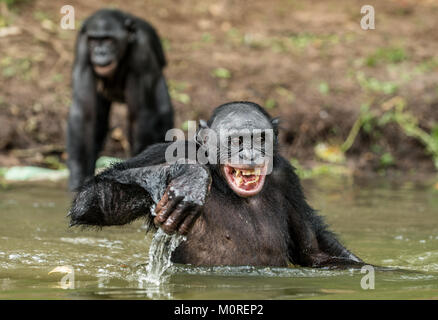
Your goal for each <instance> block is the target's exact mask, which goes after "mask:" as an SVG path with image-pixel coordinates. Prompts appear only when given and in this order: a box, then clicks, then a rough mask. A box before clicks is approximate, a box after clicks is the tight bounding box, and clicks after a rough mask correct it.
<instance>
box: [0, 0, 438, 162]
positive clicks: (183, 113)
mask: <svg viewBox="0 0 438 320" xmlns="http://www.w3.org/2000/svg"><path fill="white" fill-rule="evenodd" d="M117 3H118V4H116V5H115V7H117V8H119V9H122V10H126V11H130V12H131V13H134V14H135V15H137V16H140V17H142V18H145V19H146V20H148V21H149V22H150V23H152V24H153V25H154V26H155V27H156V28H157V30H158V31H159V34H160V36H161V37H162V38H163V39H164V43H165V47H166V55H167V58H168V61H169V65H168V67H167V68H166V71H165V73H166V76H167V78H168V79H169V82H170V83H171V86H172V87H174V88H175V92H176V95H174V97H176V98H175V99H174V100H173V102H174V107H175V110H176V126H177V127H181V125H182V124H183V123H184V121H186V120H196V119H199V118H204V119H205V118H208V117H209V114H210V113H211V111H212V110H213V109H214V108H215V107H216V106H218V105H220V104H222V103H224V102H228V101H231V100H251V101H254V102H257V103H259V104H261V105H268V106H270V107H271V108H270V110H269V112H270V113H271V114H272V115H274V116H279V117H280V118H281V119H282V128H283V130H282V132H281V140H282V141H283V143H284V148H283V153H284V154H285V155H287V156H288V157H295V158H298V159H299V160H300V162H305V163H307V164H311V163H312V161H313V160H314V157H315V156H314V151H313V147H314V145H315V143H317V142H320V141H329V142H332V143H337V144H339V143H342V142H343V141H344V140H345V139H346V137H347V135H348V133H349V131H350V129H351V127H352V125H353V123H354V121H355V120H356V118H357V117H358V115H359V110H360V106H361V104H363V103H364V102H369V101H373V102H372V107H375V108H378V107H379V106H380V104H381V102H383V101H385V100H387V99H389V98H391V97H392V96H395V95H399V96H401V97H403V98H404V99H406V100H407V102H408V109H409V111H410V112H412V113H414V114H415V116H416V117H417V118H418V119H419V123H420V127H421V128H423V129H424V130H426V131H430V130H431V129H432V128H433V127H434V126H436V124H437V123H438V72H437V71H438V67H437V66H438V64H431V66H430V68H427V69H426V70H425V71H424V72H422V73H415V70H416V68H417V67H418V66H420V65H422V64H424V62H426V61H431V59H433V58H436V57H437V52H438V32H437V30H438V19H437V16H438V1H431V0H424V1H407V0H406V1H368V2H367V4H371V5H374V7H375V10H376V29H375V30H368V31H364V30H362V29H361V28H360V24H359V22H360V19H361V18H362V15H361V14H360V8H361V6H362V5H363V3H362V1H353V0H340V1H288V0H276V1H269V2H267V1H262V0H254V1H237V0H235V1H232V0H227V1H201V0H187V1H153V0H150V1H143V0H142V1H129V2H126V1H124V2H117ZM71 4H72V5H73V6H74V8H75V13H76V19H77V20H78V23H77V26H76V29H78V28H79V22H80V21H82V20H83V19H84V18H86V17H87V16H88V15H90V14H91V13H93V11H95V10H97V9H99V8H101V7H104V6H105V3H104V1H90V0H87V1H85V0H76V1H71ZM62 5H63V4H59V3H57V2H52V1H42V0H39V1H32V0H28V1H21V2H18V3H17V4H16V5H14V6H13V7H12V8H11V9H9V10H7V9H6V8H5V7H4V6H3V7H2V16H3V17H6V19H7V20H8V22H9V24H10V25H12V26H17V27H19V28H20V33H19V34H17V35H9V36H6V37H2V38H0V52H1V55H0V68H1V69H0V81H1V86H0V166H10V165H15V164H33V165H47V164H48V162H47V158H46V157H47V156H48V155H55V156H60V158H61V159H62V161H65V159H66V155H65V151H64V143H65V131H66V119H67V113H68V108H69V104H70V101H71V88H70V72H71V65H72V61H73V48H74V40H75V37H76V31H69V30H61V29H60V28H59V21H60V19H61V14H60V13H59V12H60V8H61V6H62ZM392 47H396V48H402V50H403V52H404V53H405V57H404V58H403V59H402V61H395V62H394V61H387V59H386V58H382V59H380V60H379V59H378V60H377V62H376V63H375V65H371V64H368V65H367V64H366V63H364V61H365V60H366V59H367V57H370V56H372V55H373V54H375V53H376V50H379V49H380V48H392ZM216 68H225V69H227V70H229V71H230V73H231V77H230V78H218V77H214V76H213V75H212V73H213V71H214V70H215V69H216ZM360 71H362V72H363V73H364V74H365V75H366V77H373V78H376V79H378V80H379V81H382V82H383V81H392V82H395V83H397V84H398V86H399V87H398V90H397V91H396V92H390V93H382V92H374V91H371V92H370V91H367V90H365V89H364V88H363V87H361V86H360V84H359V82H358V81H357V79H356V76H355V75H356V74H357V73H358V72H360ZM406 74H408V75H412V77H411V78H410V79H409V80H406V81H405V80H403V79H404V78H403V77H404V76H405V75H406ZM181 93H183V94H186V95H188V96H189V97H190V101H189V102H187V101H184V99H178V97H177V95H178V94H181ZM179 100H180V101H179ZM181 101H184V102H185V103H183V102H181ZM112 113H113V114H112V119H111V128H112V131H111V133H110V135H109V139H108V140H107V144H106V147H105V150H104V152H103V154H106V155H113V156H126V155H127V150H126V148H127V147H126V143H125V142H126V138H125V134H124V133H125V129H126V121H125V120H126V110H125V108H124V106H123V105H116V106H115V108H113V112H112ZM381 131H382V132H381V135H380V136H379V137H378V138H376V137H373V136H370V134H368V133H366V132H364V131H363V130H362V131H361V132H360V134H359V136H358V138H357V139H356V141H355V143H354V144H353V147H352V148H351V149H350V150H349V152H348V159H349V163H350V164H351V165H352V166H353V167H355V168H356V169H377V168H378V167H379V163H380V162H379V159H380V156H381V154H382V153H383V152H390V153H391V154H392V155H393V157H394V159H395V161H396V164H395V167H396V168H400V169H411V168H414V169H424V170H432V169H433V163H432V160H431V157H430V156H429V155H427V154H426V153H425V148H424V146H423V145H421V143H419V142H418V141H416V140H414V139H412V138H408V137H406V136H405V134H404V133H403V132H402V131H401V130H400V128H399V127H398V126H396V125H389V126H387V127H385V128H384V129H382V130H381ZM376 144H377V145H379V146H380V149H381V151H375V150H374V151H372V148H371V147H372V146H373V145H376Z"/></svg>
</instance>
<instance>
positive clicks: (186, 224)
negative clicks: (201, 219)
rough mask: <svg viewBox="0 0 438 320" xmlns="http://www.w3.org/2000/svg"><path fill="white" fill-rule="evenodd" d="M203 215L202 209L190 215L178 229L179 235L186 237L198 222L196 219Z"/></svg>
mask: <svg viewBox="0 0 438 320" xmlns="http://www.w3.org/2000/svg"><path fill="white" fill-rule="evenodd" d="M200 214H201V209H199V208H198V209H196V210H195V211H194V212H193V213H192V214H190V215H188V216H187V218H186V219H184V221H183V222H182V223H181V224H180V226H179V228H178V233H179V234H182V235H183V236H185V235H186V234H187V233H189V231H190V229H191V228H192V226H193V223H194V222H195V221H196V218H198V216H199V215H200Z"/></svg>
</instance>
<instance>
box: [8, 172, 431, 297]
mask: <svg viewBox="0 0 438 320" xmlns="http://www.w3.org/2000/svg"><path fill="white" fill-rule="evenodd" d="M64 190H65V186H64V185H63V184H60V185H56V184H45V185H43V184H39V185H14V186H9V187H8V188H6V189H0V299H94V298H97V299H102V298H118V299H120V298H122V299H123V298H140V299H145V298H146V299H148V298H150V299H296V298H298V299H326V298H328V299H356V298H359V299H418V298H420V299H424V298H427V299H430V298H434V299H438V192H437V190H434V188H433V186H432V183H431V184H423V185H418V184H414V183H411V182H406V181H405V182H402V181H387V180H383V179H379V180H378V181H376V180H373V181H371V180H368V181H366V182H363V181H362V182H357V181H356V182H354V183H353V182H351V180H339V179H336V180H333V179H331V180H327V179H325V180H322V181H320V182H318V183H316V181H306V182H305V190H306V194H307V195H308V198H309V200H310V202H311V204H312V205H313V206H314V207H315V208H317V209H319V210H321V212H322V214H323V215H325V216H326V219H327V221H328V222H329V223H330V224H331V225H332V229H333V230H334V231H336V232H337V233H338V234H339V235H341V239H342V240H343V241H344V243H345V244H346V245H347V247H348V248H350V249H351V250H352V251H354V252H355V253H356V254H357V255H359V256H360V257H362V258H363V259H364V260H366V261H368V262H369V263H371V264H374V265H380V266H386V267H394V268H395V269H399V268H401V269H403V270H393V271H387V270H386V271H379V270H376V272H375V289H374V290H363V289H362V288H361V278H362V277H363V276H364V274H361V273H360V270H355V271H353V270H342V271H340V270H316V269H307V268H252V267H239V268H231V267H216V268H190V267H187V266H175V267H173V270H172V273H171V276H170V278H169V279H168V281H167V282H166V283H164V284H162V285H159V286H157V285H153V284H149V283H147V282H146V281H144V280H143V279H144V268H145V264H146V263H147V257H148V246H149V243H150V239H151V237H150V236H148V237H147V238H145V236H144V230H143V228H142V223H141V222H136V223H134V224H131V225H129V226H125V227H111V228H107V229H104V230H102V231H97V230H96V231H95V230H85V231H83V230H80V229H68V228H67V219H66V217H65V215H66V212H67V210H68V206H69V202H70V196H69V194H68V193H67V192H65V191H64ZM59 266H71V267H72V269H73V270H74V282H72V284H74V287H75V288H74V289H63V288H62V286H63V282H62V281H61V280H62V278H63V277H64V274H63V273H50V274H49V272H50V271H51V270H53V269H54V268H56V267H59ZM70 275H72V274H70ZM67 285H68V283H67Z"/></svg>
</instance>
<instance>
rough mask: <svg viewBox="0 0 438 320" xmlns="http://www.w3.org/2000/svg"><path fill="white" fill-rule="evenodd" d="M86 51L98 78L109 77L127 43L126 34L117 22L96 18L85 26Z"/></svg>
mask: <svg viewBox="0 0 438 320" xmlns="http://www.w3.org/2000/svg"><path fill="white" fill-rule="evenodd" d="M87 36H88V51H89V56H90V61H91V63H92V65H93V69H94V71H95V72H96V74H97V75H98V76H101V77H109V76H111V75H112V74H113V73H114V71H115V70H116V68H117V65H118V62H119V60H120V58H121V57H122V56H123V54H124V52H125V50H126V46H127V43H128V32H127V30H125V28H124V26H123V25H121V24H120V22H119V21H117V20H115V19H104V18H103V17H96V18H95V19H93V20H92V21H90V22H89V24H88V25H87Z"/></svg>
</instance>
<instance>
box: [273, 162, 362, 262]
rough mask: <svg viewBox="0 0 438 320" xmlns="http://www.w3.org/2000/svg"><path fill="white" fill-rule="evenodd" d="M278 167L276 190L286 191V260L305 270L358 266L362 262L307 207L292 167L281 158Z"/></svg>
mask: <svg viewBox="0 0 438 320" xmlns="http://www.w3.org/2000/svg"><path fill="white" fill-rule="evenodd" d="M276 161H277V163H278V168H280V169H279V170H278V172H277V173H276V175H277V177H276V180H277V186H278V187H279V189H281V190H287V194H286V195H285V196H286V200H287V204H288V206H289V219H288V223H289V233H290V235H291V247H290V257H291V260H292V262H293V263H296V264H299V265H301V266H309V267H349V266H360V265H363V264H364V262H363V261H362V260H361V259H359V258H358V257H356V256H355V255H354V254H353V253H351V252H350V251H348V250H347V249H346V248H345V247H344V246H343V245H342V244H341V243H340V242H339V241H338V240H337V239H336V236H335V235H334V234H333V233H332V232H331V231H329V230H328V228H327V225H326V224H325V223H324V221H323V220H322V217H321V216H319V215H318V214H317V213H316V212H315V211H314V210H313V209H312V208H311V207H310V206H309V205H308V204H307V201H306V199H305V196H304V193H303V191H302V187H301V183H300V181H299V178H298V176H297V175H296V174H295V172H294V169H293V167H292V166H291V165H290V164H289V163H288V162H287V161H286V160H285V159H283V158H281V157H278V158H277V159H276Z"/></svg>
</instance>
